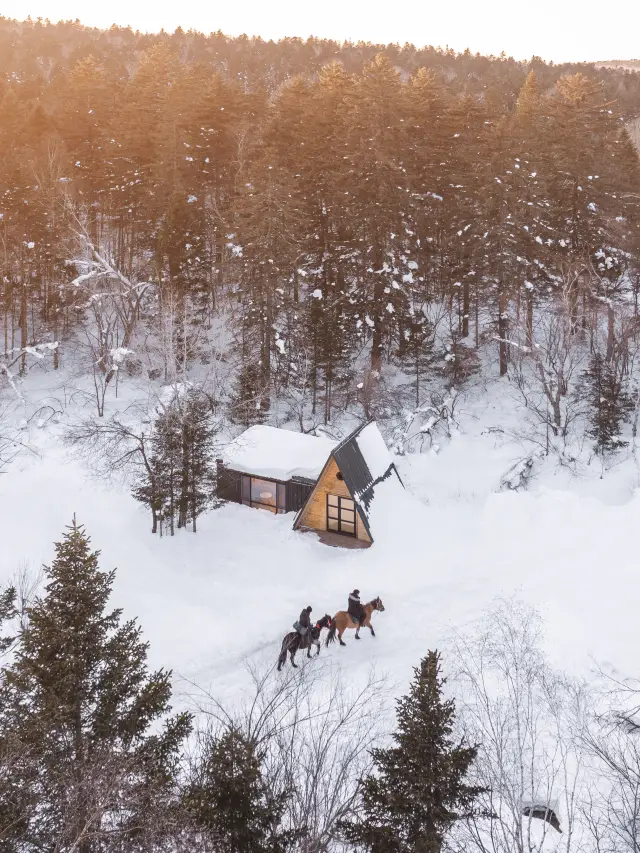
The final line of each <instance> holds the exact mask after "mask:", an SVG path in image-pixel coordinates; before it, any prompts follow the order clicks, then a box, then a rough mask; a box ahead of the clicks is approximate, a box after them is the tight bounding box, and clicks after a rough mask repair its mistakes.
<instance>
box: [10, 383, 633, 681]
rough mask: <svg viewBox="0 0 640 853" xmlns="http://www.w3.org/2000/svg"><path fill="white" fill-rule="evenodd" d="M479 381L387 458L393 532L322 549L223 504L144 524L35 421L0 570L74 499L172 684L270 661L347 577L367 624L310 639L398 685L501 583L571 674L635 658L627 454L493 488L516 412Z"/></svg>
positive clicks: (627, 664)
mask: <svg viewBox="0 0 640 853" xmlns="http://www.w3.org/2000/svg"><path fill="white" fill-rule="evenodd" d="M42 381H43V382H44V378H43V380H42ZM496 389H497V390H496V392H495V393H494V394H493V395H492V400H493V403H492V405H491V406H487V404H486V400H484V398H483V400H480V398H478V400H477V401H476V402H475V403H474V401H473V399H471V400H470V401H468V403H467V404H466V406H465V407H463V411H462V414H461V434H460V435H458V436H454V438H453V439H451V441H449V442H447V443H441V447H440V452H439V453H438V454H434V453H433V452H428V453H424V454H422V455H420V456H412V457H405V458H403V459H400V460H399V468H400V471H401V474H402V476H403V479H404V481H405V483H406V484H407V486H408V488H409V490H410V492H411V493H412V495H413V496H415V497H414V499H412V500H411V502H409V503H408V505H407V507H405V508H404V509H403V511H402V512H401V513H398V514H397V517H395V518H394V519H393V522H392V524H393V528H394V529H393V535H388V534H389V531H386V534H387V535H385V536H383V537H381V538H380V539H379V540H377V541H376V542H375V544H374V545H373V547H372V548H370V549H369V550H365V551H342V550H338V549H333V548H328V547H326V546H323V545H321V544H320V543H319V542H318V541H317V540H316V539H315V537H313V536H312V535H309V534H300V533H294V532H293V531H292V530H291V524H292V520H293V517H292V516H289V515H287V516H278V517H274V516H272V515H271V514H268V513H262V512H260V511H257V510H253V509H248V508H245V507H241V506H235V505H228V506H226V507H224V508H222V509H221V510H218V511H215V512H211V513H209V514H207V515H206V516H205V517H204V518H203V519H202V521H201V523H199V532H198V533H197V534H196V535H193V534H192V533H190V532H180V533H179V535H177V536H175V537H174V538H163V539H160V538H158V537H155V536H152V535H151V534H150V532H149V528H150V525H149V519H148V518H147V515H146V513H145V512H144V510H143V509H142V508H141V507H140V506H139V505H138V504H137V503H136V502H135V501H134V500H133V499H132V498H131V497H130V496H129V494H128V491H127V490H126V488H117V487H115V486H113V485H111V486H107V485H105V484H104V483H102V482H98V481H96V480H95V479H94V478H92V477H91V476H89V475H88V474H87V471H86V470H85V469H84V468H83V467H82V465H81V463H79V462H78V461H76V460H74V459H72V458H70V457H69V455H68V452H67V451H66V450H65V449H64V448H63V446H62V442H61V429H62V426H48V427H46V428H43V429H40V430H39V429H37V428H35V427H34V428H33V429H32V430H31V435H30V440H31V441H32V442H33V444H34V446H35V447H36V448H37V449H38V451H39V455H38V456H37V457H35V456H32V455H29V456H22V457H21V458H20V459H18V460H17V461H15V462H14V463H13V464H12V465H11V466H10V467H9V469H8V472H7V473H6V474H4V475H2V476H0V537H1V538H0V541H1V549H0V582H3V581H6V580H8V579H9V578H11V577H12V576H13V575H14V573H15V572H16V570H17V569H18V568H20V566H24V565H25V564H26V565H28V566H29V567H30V568H31V569H32V570H37V569H38V568H39V567H40V566H41V564H42V563H46V562H48V561H49V560H50V559H51V558H52V554H53V542H54V541H55V540H56V539H57V538H59V536H60V533H61V531H62V530H63V529H64V527H65V525H67V524H68V523H69V522H70V520H71V518H72V516H73V514H74V513H76V514H77V516H78V520H79V521H80V522H82V523H83V524H84V525H85V526H86V528H87V530H88V532H89V533H90V535H91V537H92V539H93V543H94V546H95V547H96V548H99V549H101V551H102V558H101V565H102V567H103V568H104V569H110V568H112V567H114V566H117V567H118V575H117V580H116V585H115V594H114V598H115V601H114V604H116V605H117V606H121V607H123V608H124V612H125V615H126V616H128V617H129V616H137V617H138V618H139V620H140V623H141V625H142V627H143V629H144V633H145V636H146V638H147V639H148V640H149V642H150V658H151V663H152V665H154V666H164V667H169V668H172V669H173V670H174V673H175V675H176V688H177V691H178V692H184V693H185V694H186V693H189V692H191V687H190V684H191V683H192V682H195V683H197V684H198V685H200V686H202V687H205V688H211V689H212V691H213V692H214V693H215V694H216V695H218V696H220V697H226V696H229V695H231V694H233V692H234V691H235V690H237V688H238V687H239V686H240V685H241V684H242V683H243V682H244V679H246V673H245V671H244V668H243V662H244V661H245V660H246V659H250V660H254V661H267V660H268V661H275V659H276V657H277V654H278V651H279V648H280V642H281V639H282V636H283V635H284V633H286V632H287V631H288V630H289V629H290V626H291V623H292V622H293V620H294V619H296V618H297V616H298V613H299V612H300V609H301V608H302V607H303V606H305V605H307V604H311V605H312V606H313V608H314V616H320V615H322V614H324V613H325V612H328V613H330V614H333V613H334V612H335V611H336V610H338V609H343V608H344V607H345V606H346V598H347V594H348V593H349V591H350V590H351V589H353V588H354V586H357V587H359V588H360V590H361V591H362V594H363V597H364V598H366V599H370V598H373V597H375V596H378V595H379V596H381V597H382V599H383V601H384V604H385V607H386V611H385V612H384V613H383V614H376V615H375V616H374V620H375V621H374V624H375V627H376V632H377V637H376V638H375V639H372V638H371V637H370V636H369V635H368V633H367V632H363V639H362V641H361V642H360V643H355V642H353V634H350V635H349V636H347V637H346V639H347V642H348V645H347V647H346V648H339V647H337V646H334V647H333V648H331V649H329V650H326V649H324V648H323V650H322V656H323V658H324V659H325V660H327V659H330V660H331V661H332V662H335V663H336V665H339V666H341V667H345V668H346V669H347V672H349V673H353V674H354V676H355V675H357V674H361V675H362V674H364V673H365V672H367V671H368V670H369V668H370V666H371V665H372V664H373V665H375V667H376V671H377V672H378V673H389V674H390V675H391V677H392V679H393V680H394V682H395V683H396V684H397V686H398V689H405V688H406V685H407V681H408V678H409V676H410V671H411V667H412V666H413V665H415V664H416V663H417V662H418V661H419V659H420V657H421V656H423V655H424V653H425V652H426V650H427V649H428V648H433V647H436V646H437V647H443V645H444V647H445V648H446V640H447V635H448V634H449V632H450V631H451V629H452V628H461V627H464V626H465V625H467V624H468V623H469V622H471V621H472V620H474V619H476V618H477V617H478V616H479V615H480V614H481V613H482V611H483V609H484V608H485V607H486V606H487V605H488V604H489V603H490V602H491V601H492V600H493V599H494V598H495V597H496V596H511V595H516V596H517V597H519V598H521V599H523V600H525V601H526V602H528V603H531V604H534V605H536V606H537V607H538V608H539V609H540V611H541V613H542V615H543V617H544V621H545V626H546V641H547V649H548V652H549V655H550V657H551V659H552V661H553V662H554V663H556V664H557V665H559V666H561V667H562V668H563V669H565V670H568V671H570V672H579V673H587V672H588V671H589V670H590V668H591V667H593V666H594V662H596V661H597V662H598V663H600V664H602V663H608V664H611V665H614V666H615V667H616V668H617V669H618V670H620V671H622V672H624V673H625V674H627V673H628V674H632V673H634V674H636V673H637V660H636V657H637V655H636V646H637V641H638V634H639V629H638V627H637V626H638V622H637V613H638V612H639V611H640V573H639V572H638V566H637V550H638V549H637V531H638V522H639V520H640V495H638V494H636V492H635V487H636V486H637V471H636V468H635V466H634V465H633V464H632V461H631V460H627V461H626V462H624V463H621V464H620V465H619V466H618V467H617V468H616V469H614V470H613V471H611V472H610V473H609V474H607V475H606V476H605V478H604V479H599V478H598V472H596V471H594V472H591V474H589V472H587V476H585V477H584V478H583V479H575V478H572V477H571V476H570V475H569V474H568V473H567V472H565V471H563V470H558V469H555V468H553V467H552V466H548V468H547V469H546V470H545V471H544V472H543V473H542V474H541V475H540V477H539V478H538V479H536V480H534V481H533V483H532V484H531V486H530V490H529V491H528V492H522V493H515V492H499V491H498V489H499V483H500V477H501V475H502V474H503V473H504V471H505V470H506V469H507V468H508V467H509V465H510V464H511V463H512V462H513V460H514V459H516V458H518V457H519V456H520V455H521V454H522V448H520V447H519V446H517V444H514V443H513V442H505V440H504V438H503V437H501V436H499V435H496V434H494V433H487V427H488V426H492V425H496V424H501V425H504V423H505V422H506V421H507V420H508V419H509V418H517V416H518V413H517V411H516V410H515V409H514V407H513V404H512V402H511V400H510V398H508V396H507V395H506V394H505V393H504V386H496ZM40 393H44V392H43V391H42V389H41V391H40ZM374 535H375V531H374ZM274 677H276V676H274Z"/></svg>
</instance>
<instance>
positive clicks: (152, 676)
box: [0, 518, 191, 853]
mask: <svg viewBox="0 0 640 853" xmlns="http://www.w3.org/2000/svg"><path fill="white" fill-rule="evenodd" d="M55 549H56V557H55V559H54V561H53V563H52V564H51V566H49V567H46V569H45V572H46V578H47V581H48V582H47V586H46V595H45V596H44V597H42V598H39V599H37V600H36V601H35V603H34V604H33V605H32V606H31V607H29V608H28V610H27V614H26V615H27V621H26V627H25V628H24V629H23V630H22V632H21V635H20V647H19V651H18V654H17V656H16V659H15V661H14V662H13V663H12V664H11V665H10V666H8V667H7V668H6V670H5V671H4V683H3V685H2V702H1V704H0V707H1V708H2V715H1V717H0V738H1V739H2V740H3V741H5V742H6V741H7V740H11V742H12V743H13V744H14V746H16V747H17V748H19V751H18V754H19V755H20V760H19V761H17V762H15V763H14V764H10V765H9V767H8V768H6V771H5V773H4V775H3V779H2V788H3V790H2V791H0V800H2V801H3V802H4V801H6V799H7V795H9V800H10V802H11V803H12V804H13V805H14V807H15V809H16V811H17V813H18V814H19V815H20V820H19V821H18V822H17V823H16V824H15V825H13V826H9V827H8V828H7V827H5V828H4V834H3V841H4V843H8V844H10V845H11V844H16V843H18V842H19V844H20V849H25V850H36V849H56V850H65V849H69V850H71V849H77V850H79V851H82V853H94V851H96V853H97V851H100V853H106V851H111V850H114V851H115V850H120V849H122V846H121V845H122V843H123V841H126V840H128V842H129V843H130V844H131V845H134V844H135V843H136V842H140V841H141V840H142V839H144V838H145V837H147V834H151V833H153V834H154V835H155V836H156V837H161V835H162V833H163V831H164V829H165V828H166V824H165V819H168V818H169V816H170V814H171V813H172V810H173V809H175V808H177V806H178V800H177V796H176V794H175V781H176V777H175V772H176V762H177V758H178V750H179V748H180V745H181V743H182V741H183V739H184V738H185V737H186V735H187V734H188V732H189V730H190V726H191V722H190V718H189V716H188V715H186V714H180V715H176V716H173V717H167V713H168V711H169V699H170V696H171V683H170V681H171V674H170V673H169V672H165V671H163V670H159V671H157V672H153V673H149V671H148V669H147V650H148V646H147V644H146V643H144V642H143V640H142V639H141V636H140V628H139V627H138V625H137V624H136V622H135V621H134V620H131V621H127V622H123V621H122V616H121V611H120V610H112V611H109V610H108V601H109V597H110V595H111V589H112V586H113V581H114V574H115V573H114V572H113V571H112V572H102V571H100V569H99V567H98V556H99V552H97V551H91V549H90V540H89V538H88V536H87V535H86V533H85V532H84V529H83V528H82V527H81V526H80V525H78V524H77V523H76V520H75V518H74V520H73V524H72V525H71V527H70V528H69V530H68V532H67V533H65V534H64V536H63V539H62V541H60V542H58V543H56V546H55ZM162 721H164V722H163V725H162V726H158V724H159V723H160V722H162ZM152 726H153V727H154V733H153V734H152V733H151V732H150V728H151V727H152ZM13 849H17V848H13ZM131 849H133V846H132V848H131Z"/></svg>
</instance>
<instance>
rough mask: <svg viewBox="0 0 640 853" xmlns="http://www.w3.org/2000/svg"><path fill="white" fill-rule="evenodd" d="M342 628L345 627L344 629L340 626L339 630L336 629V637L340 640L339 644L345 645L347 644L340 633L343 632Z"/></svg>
mask: <svg viewBox="0 0 640 853" xmlns="http://www.w3.org/2000/svg"><path fill="white" fill-rule="evenodd" d="M344 630H345V629H344V628H342V629H341V630H340V631H338V639H339V640H340V645H341V646H346V645H347V644H346V643H345V642H344V640H343V639H342V635H343V634H344Z"/></svg>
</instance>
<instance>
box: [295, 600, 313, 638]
mask: <svg viewBox="0 0 640 853" xmlns="http://www.w3.org/2000/svg"><path fill="white" fill-rule="evenodd" d="M312 610H313V608H312V607H311V605H309V607H305V608H304V610H303V611H302V612H301V613H300V618H299V619H298V626H299V627H298V629H297V630H298V633H299V634H300V636H301V637H306V635H307V632H308V631H309V628H310V627H311V611H312Z"/></svg>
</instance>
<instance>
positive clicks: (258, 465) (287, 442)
mask: <svg viewBox="0 0 640 853" xmlns="http://www.w3.org/2000/svg"><path fill="white" fill-rule="evenodd" d="M335 445H336V442H334V441H331V440H330V439H328V438H317V437H316V436H314V435H305V434H304V433H301V432H291V431H290V430H287V429H277V428H276V427H270V426H262V425H256V426H252V427H249V429H248V430H245V432H243V433H242V434H241V435H239V436H238V437H237V438H235V439H234V440H233V441H232V442H231V443H230V444H228V445H227V447H226V448H225V450H224V453H223V454H222V461H223V463H224V465H225V466H226V467H227V468H232V469H233V470H234V471H241V472H242V473H243V474H253V475H255V476H256V477H266V478H268V479H273V480H290V479H291V478H292V477H304V478H306V479H309V480H317V479H318V477H319V476H320V472H321V471H322V469H323V468H324V465H325V462H326V461H327V459H328V458H329V454H330V453H331V451H332V450H333V448H334V447H335Z"/></svg>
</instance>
